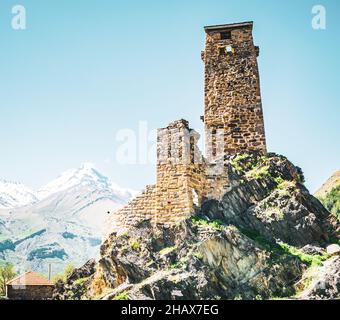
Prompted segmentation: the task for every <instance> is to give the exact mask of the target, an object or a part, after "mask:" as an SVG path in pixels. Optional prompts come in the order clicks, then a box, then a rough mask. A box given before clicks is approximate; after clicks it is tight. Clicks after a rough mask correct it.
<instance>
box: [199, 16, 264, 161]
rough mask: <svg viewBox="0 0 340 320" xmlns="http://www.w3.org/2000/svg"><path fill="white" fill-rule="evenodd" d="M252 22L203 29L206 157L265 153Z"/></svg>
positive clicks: (212, 158) (214, 157)
mask: <svg viewBox="0 0 340 320" xmlns="http://www.w3.org/2000/svg"><path fill="white" fill-rule="evenodd" d="M252 30H253V23H252V22H244V23H235V24H226V25H217V26H209V27H205V32H206V47H205V51H204V52H203V53H202V59H203V61H204V64H205V114H204V123H205V132H206V137H205V143H206V150H205V152H206V157H207V159H208V161H209V160H210V161H214V160H216V159H218V158H221V157H223V156H224V155H228V154H235V153H239V152H240V153H242V152H251V151H260V152H263V153H266V138H265V132H264V121H263V113H262V103H261V93H260V78H259V71H258V65H257V57H258V55H259V48H258V47H255V46H254V43H253V35H252Z"/></svg>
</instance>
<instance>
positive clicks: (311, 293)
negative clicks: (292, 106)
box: [300, 256, 340, 300]
mask: <svg viewBox="0 0 340 320" xmlns="http://www.w3.org/2000/svg"><path fill="white" fill-rule="evenodd" d="M339 270H340V257H339V256H337V257H333V258H331V259H329V260H328V261H326V262H325V263H324V264H323V266H322V267H319V268H317V269H316V270H314V272H313V273H309V274H308V276H307V277H305V278H304V281H307V283H310V284H309V285H307V288H306V289H305V290H304V291H303V292H302V293H301V294H300V298H302V299H309V300H319V299H339V297H340V296H339V292H340V271H339Z"/></svg>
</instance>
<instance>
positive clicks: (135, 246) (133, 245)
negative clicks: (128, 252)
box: [129, 239, 141, 251]
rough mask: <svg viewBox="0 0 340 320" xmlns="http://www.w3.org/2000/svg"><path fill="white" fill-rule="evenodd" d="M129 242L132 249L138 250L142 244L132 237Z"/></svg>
mask: <svg viewBox="0 0 340 320" xmlns="http://www.w3.org/2000/svg"><path fill="white" fill-rule="evenodd" d="M129 244H130V247H131V249H132V250H135V251H138V250H139V249H140V248H141V244H140V243H139V242H138V240H136V239H131V240H130V242H129Z"/></svg>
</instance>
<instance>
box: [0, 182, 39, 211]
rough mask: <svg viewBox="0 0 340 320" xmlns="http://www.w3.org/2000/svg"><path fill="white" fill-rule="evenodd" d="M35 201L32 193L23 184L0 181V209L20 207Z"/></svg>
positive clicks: (35, 198)
mask: <svg viewBox="0 0 340 320" xmlns="http://www.w3.org/2000/svg"><path fill="white" fill-rule="evenodd" d="M37 201H38V199H37V197H36V196H35V194H34V192H33V191H32V190H30V189H29V188H27V187H26V186H24V185H23V184H21V183H15V182H9V181H5V180H0V208H2V209H7V208H15V207H22V206H25V205H27V204H30V203H34V202H37Z"/></svg>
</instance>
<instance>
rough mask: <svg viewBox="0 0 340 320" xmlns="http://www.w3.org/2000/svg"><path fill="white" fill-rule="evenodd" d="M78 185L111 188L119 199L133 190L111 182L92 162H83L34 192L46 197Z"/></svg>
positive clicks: (40, 196) (101, 188) (128, 196)
mask: <svg viewBox="0 0 340 320" xmlns="http://www.w3.org/2000/svg"><path fill="white" fill-rule="evenodd" d="M77 186H78V187H79V186H83V187H85V186H88V187H95V188H97V189H100V190H111V191H112V192H113V193H114V194H115V195H116V196H117V197H119V198H120V200H123V199H125V200H128V199H130V198H131V196H132V195H133V194H134V191H131V190H128V189H123V188H121V187H119V186H118V185H116V184H113V183H112V182H111V181H110V180H109V179H108V178H107V177H105V176H103V175H101V174H100V173H99V172H98V171H97V170H96V169H95V167H94V165H93V164H92V163H84V164H83V165H82V166H81V167H80V168H78V169H71V170H68V171H66V172H64V173H63V174H62V175H60V176H59V177H58V178H57V179H55V180H53V181H51V182H50V183H48V184H47V185H45V186H44V187H42V188H41V189H39V190H38V191H37V192H36V196H37V198H38V199H40V200H42V199H45V198H48V197H49V196H50V195H52V194H55V193H59V192H61V191H65V190H67V189H70V188H74V187H77Z"/></svg>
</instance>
